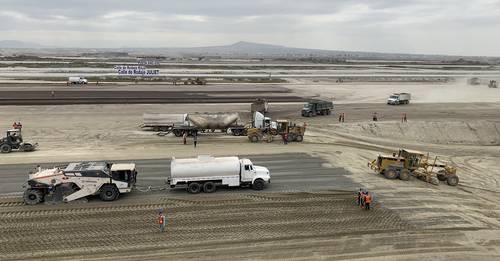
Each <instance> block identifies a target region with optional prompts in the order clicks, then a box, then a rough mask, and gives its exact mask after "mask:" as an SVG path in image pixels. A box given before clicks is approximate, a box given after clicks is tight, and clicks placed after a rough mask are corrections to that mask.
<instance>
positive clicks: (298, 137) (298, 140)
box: [295, 135, 304, 142]
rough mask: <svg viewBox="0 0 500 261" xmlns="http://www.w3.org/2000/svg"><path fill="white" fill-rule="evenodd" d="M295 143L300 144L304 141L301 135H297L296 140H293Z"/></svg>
mask: <svg viewBox="0 0 500 261" xmlns="http://www.w3.org/2000/svg"><path fill="white" fill-rule="evenodd" d="M295 140H296V141H297V142H302V141H303V140H304V137H302V135H297V138H295Z"/></svg>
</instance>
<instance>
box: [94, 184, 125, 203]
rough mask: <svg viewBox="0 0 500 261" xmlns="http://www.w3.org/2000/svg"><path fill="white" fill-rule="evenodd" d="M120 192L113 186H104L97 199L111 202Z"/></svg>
mask: <svg viewBox="0 0 500 261" xmlns="http://www.w3.org/2000/svg"><path fill="white" fill-rule="evenodd" d="M119 194H120V191H118V189H117V188H116V187H115V186H113V185H109V184H108V185H104V186H102V188H101V193H100V194H99V197H100V198H101V200H102V201H113V200H115V199H117V198H118V195H119Z"/></svg>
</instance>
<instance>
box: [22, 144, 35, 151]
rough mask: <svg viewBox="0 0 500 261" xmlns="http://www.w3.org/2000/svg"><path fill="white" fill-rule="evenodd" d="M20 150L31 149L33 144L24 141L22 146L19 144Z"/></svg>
mask: <svg viewBox="0 0 500 261" xmlns="http://www.w3.org/2000/svg"><path fill="white" fill-rule="evenodd" d="M21 150H22V151H33V145H31V144H29V143H24V144H23V146H21Z"/></svg>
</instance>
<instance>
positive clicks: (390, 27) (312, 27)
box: [0, 0, 500, 56]
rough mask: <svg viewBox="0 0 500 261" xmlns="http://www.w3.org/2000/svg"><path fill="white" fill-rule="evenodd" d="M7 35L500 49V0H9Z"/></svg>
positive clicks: (110, 41) (60, 41) (55, 40)
mask: <svg viewBox="0 0 500 261" xmlns="http://www.w3.org/2000/svg"><path fill="white" fill-rule="evenodd" d="M0 40H21V41H30V42H37V43H40V44H44V45H52V46H63V47H123V46H130V47H188V46H207V45H225V44H231V43H234V42H237V41H240V40H241V41H251V42H261V43H270V44H279V45H286V46H291V47H303V48H318V49H329V50H347V51H379V52H399V53H400V52H404V53H425V54H457V55H491V56H500V0H474V1H471V0H401V1H399V0H345V1H334V0H241V1H240V0H172V1H170V0H166V1H160V0H150V1H139V0H43V1H42V0H0Z"/></svg>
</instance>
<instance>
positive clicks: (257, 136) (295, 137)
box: [247, 120, 306, 142]
mask: <svg viewBox="0 0 500 261" xmlns="http://www.w3.org/2000/svg"><path fill="white" fill-rule="evenodd" d="M305 132H306V127H305V126H301V125H300V126H299V125H296V124H295V123H292V122H291V121H289V120H277V121H276V122H275V124H271V125H270V126H269V127H266V128H255V127H252V128H248V129H247V136H248V139H249V140H250V141H251V142H258V141H266V142H272V141H273V136H276V135H283V134H287V135H288V141H289V142H293V141H296V142H302V141H303V140H304V133H305Z"/></svg>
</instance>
